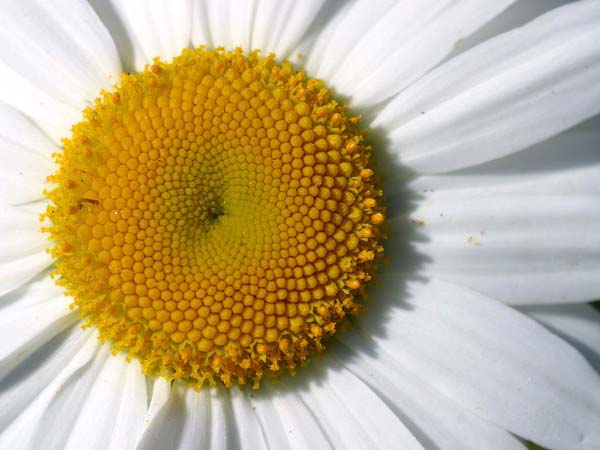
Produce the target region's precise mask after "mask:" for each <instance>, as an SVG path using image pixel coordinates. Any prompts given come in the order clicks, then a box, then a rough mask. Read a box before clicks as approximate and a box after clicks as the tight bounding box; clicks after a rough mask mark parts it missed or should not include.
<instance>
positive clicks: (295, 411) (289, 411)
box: [250, 384, 334, 450]
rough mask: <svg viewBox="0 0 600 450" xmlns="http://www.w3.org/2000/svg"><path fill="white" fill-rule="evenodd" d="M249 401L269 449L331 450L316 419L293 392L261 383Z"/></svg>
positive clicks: (330, 444)
mask: <svg viewBox="0 0 600 450" xmlns="http://www.w3.org/2000/svg"><path fill="white" fill-rule="evenodd" d="M250 401H251V402H252V404H253V405H254V407H255V408H256V413H257V415H258V417H259V419H260V422H261V424H262V427H263V430H264V432H265V436H266V438H267V441H268V443H269V448H277V449H279V448H283V449H285V448H289V449H292V450H306V449H311V448H318V449H323V450H325V449H333V448H334V447H333V443H332V442H331V441H330V440H329V439H328V437H327V435H326V434H325V433H324V432H323V430H322V429H321V427H320V426H319V422H318V420H317V419H316V418H315V417H314V416H313V414H312V413H311V411H310V409H309V408H308V407H307V406H306V405H305V404H304V402H303V401H302V399H301V398H300V396H299V395H298V394H297V393H296V392H294V390H288V389H277V388H275V387H272V386H269V385H267V384H264V385H263V386H261V389H260V391H258V392H257V393H256V394H254V395H251V400H250ZM275 418H277V419H275ZM271 433H273V436H271ZM277 441H279V442H277ZM286 441H287V442H286ZM272 442H273V443H272Z"/></svg>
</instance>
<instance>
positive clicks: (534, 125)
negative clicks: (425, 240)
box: [373, 1, 600, 173]
mask: <svg viewBox="0 0 600 450" xmlns="http://www.w3.org/2000/svg"><path fill="white" fill-rule="evenodd" d="M598 39H600V4H599V3H598V2H596V1H585V2H576V3H571V4H569V5H567V6H564V7H562V8H559V9H557V10H554V11H552V12H550V13H548V14H545V15H543V16H542V17H540V18H538V19H536V20H534V21H533V22H531V23H529V24H528V25H526V26H525V27H523V28H520V29H517V30H514V31H512V32H509V33H506V34H504V35H501V36H498V37H496V38H494V39H491V40H489V41H488V42H486V43H484V44H481V45H479V46H477V47H475V48H473V49H471V50H469V51H467V52H465V53H463V54H461V55H459V56H458V57H456V58H454V59H453V60H451V61H449V62H448V63H446V64H443V65H442V66H440V67H439V68H437V69H436V70H434V71H432V72H431V73H430V74H428V75H427V76H425V77H423V78H422V79H421V80H420V81H418V82H417V83H415V84H414V85H412V86H411V87H409V88H408V89H406V90H405V91H404V92H402V93H401V94H400V95H398V96H397V97H396V98H394V100H393V101H392V102H391V103H390V104H389V105H388V106H387V107H386V108H385V109H384V110H383V112H382V113H381V114H380V115H379V117H378V118H376V119H375V121H374V123H373V127H376V128H377V127H383V128H384V129H385V130H387V131H388V138H389V140H390V151H391V152H392V153H393V154H394V156H395V157H398V158H399V159H401V161H402V163H403V164H405V165H407V166H409V167H411V168H412V169H415V170H417V171H421V172H426V173H437V172H447V171H451V170H455V169H460V168H463V167H468V166H472V165H475V164H479V163H482V162H485V161H489V160H492V159H497V158H500V157H502V156H504V155H507V154H510V153H514V152H517V151H519V150H521V149H523V148H525V147H527V146H530V145H533V144H535V143H537V142H540V141H542V140H544V139H547V138H549V137H551V136H553V135H556V134H558V133H560V132H561V131H563V130H565V129H567V128H570V127H572V126H573V125H575V124H577V123H578V122H581V121H583V120H585V119H586V118H588V117H592V116H594V115H595V114H597V113H598V112H600V84H598V83H596V80H598V78H599V77H600V46H598V45H597V43H598Z"/></svg>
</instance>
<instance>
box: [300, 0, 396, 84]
mask: <svg viewBox="0 0 600 450" xmlns="http://www.w3.org/2000/svg"><path fill="white" fill-rule="evenodd" d="M397 4H398V2H397V1H396V0H377V1H371V2H344V3H342V4H340V5H339V7H337V8H336V11H335V14H332V16H331V17H330V18H329V20H328V21H327V24H326V26H325V27H324V29H323V30H322V31H321V33H319V36H317V38H316V40H315V42H314V44H313V46H312V48H311V50H310V51H309V52H308V55H307V59H306V69H307V71H308V73H309V74H310V75H311V76H314V77H317V78H320V79H323V80H326V82H327V83H328V84H329V83H330V80H331V79H332V78H333V76H334V75H335V74H336V72H337V70H338V69H339V68H340V65H341V64H342V63H343V62H344V60H345V58H346V57H347V56H348V53H349V52H350V51H352V49H353V48H354V47H355V46H356V44H357V43H358V42H359V41H360V40H361V38H363V37H364V36H365V34H366V33H367V32H368V31H369V30H373V27H375V26H376V25H377V23H378V22H379V21H380V20H381V19H382V17H384V16H385V15H387V14H388V13H389V11H390V10H391V9H392V8H393V7H394V6H395V5H397Z"/></svg>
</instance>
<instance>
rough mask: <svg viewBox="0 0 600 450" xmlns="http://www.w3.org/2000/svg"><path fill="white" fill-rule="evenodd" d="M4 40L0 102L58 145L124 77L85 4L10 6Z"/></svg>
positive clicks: (3, 19) (0, 25) (0, 31)
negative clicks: (104, 92) (86, 109)
mask: <svg viewBox="0 0 600 450" xmlns="http://www.w3.org/2000/svg"><path fill="white" fill-rule="evenodd" d="M0 39H1V40H2V41H3V42H10V45H3V46H2V49H1V50H0V79H1V80H2V83H1V84H0V100H2V101H4V102H6V103H9V104H10V105H12V106H14V107H15V108H17V109H20V110H21V111H23V112H24V113H25V114H27V115H28V116H30V117H31V118H32V119H33V120H34V121H35V122H36V123H38V124H39V125H40V127H41V128H42V129H43V130H44V131H46V132H47V133H48V134H49V135H50V136H51V137H52V138H53V139H55V140H57V141H59V140H60V138H62V137H65V136H66V135H67V133H68V131H69V129H70V128H71V125H72V124H73V123H74V122H76V121H77V120H79V118H80V117H81V111H82V110H83V108H84V107H85V106H86V101H91V100H93V99H94V98H96V97H97V96H98V95H99V93H100V90H101V89H108V88H110V87H111V86H112V85H113V84H114V83H116V82H117V81H118V79H119V76H120V71H121V68H120V64H119V57H118V55H117V51H116V48H115V46H114V43H113V41H112V39H111V38H110V35H109V34H108V31H107V30H106V28H105V27H104V25H103V24H102V23H101V22H100V20H99V19H98V17H97V16H96V14H95V13H94V11H93V10H92V8H91V7H90V6H89V5H88V3H87V2H85V1H82V0H61V1H57V2H52V3H51V4H50V3H47V2H44V1H35V0H23V1H11V2H7V3H6V4H4V5H3V7H2V15H1V16H0Z"/></svg>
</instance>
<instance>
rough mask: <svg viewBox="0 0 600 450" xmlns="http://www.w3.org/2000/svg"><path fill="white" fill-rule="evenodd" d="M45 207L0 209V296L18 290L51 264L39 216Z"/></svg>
mask: <svg viewBox="0 0 600 450" xmlns="http://www.w3.org/2000/svg"><path fill="white" fill-rule="evenodd" d="M45 206H46V204H45V203H44V202H38V203H36V204H31V205H27V206H20V207H16V206H0V236H1V237H0V295H3V294H6V293H7V292H10V291H12V290H13V289H16V288H18V287H19V286H21V285H22V284H23V283H25V282H26V281H28V280H30V279H31V278H33V277H34V276H36V275H37V274H38V273H40V272H41V271H42V270H44V269H45V268H46V267H48V266H49V265H50V264H52V259H51V258H50V255H48V254H47V253H46V250H45V249H46V247H48V244H49V241H48V240H47V237H46V236H45V235H44V234H43V233H42V231H41V228H42V225H41V223H40V221H39V215H40V213H41V212H42V211H44V210H45Z"/></svg>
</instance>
